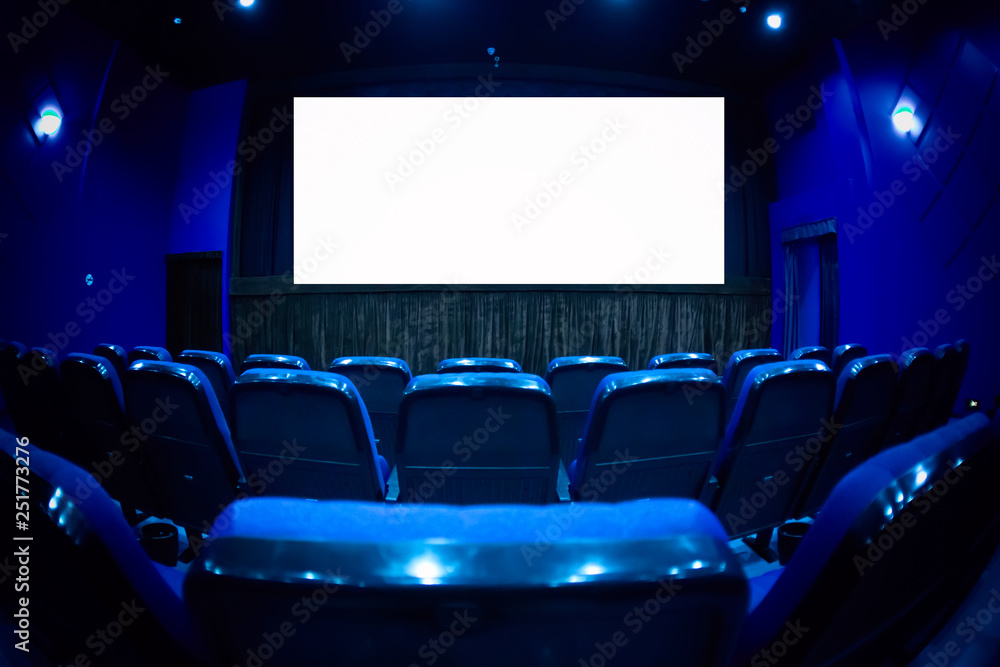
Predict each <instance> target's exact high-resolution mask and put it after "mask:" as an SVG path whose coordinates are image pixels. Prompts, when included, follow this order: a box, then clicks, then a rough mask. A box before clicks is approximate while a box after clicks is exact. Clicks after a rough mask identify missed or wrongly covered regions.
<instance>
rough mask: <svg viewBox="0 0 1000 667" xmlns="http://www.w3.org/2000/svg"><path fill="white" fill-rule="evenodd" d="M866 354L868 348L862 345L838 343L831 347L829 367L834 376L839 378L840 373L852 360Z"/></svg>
mask: <svg viewBox="0 0 1000 667" xmlns="http://www.w3.org/2000/svg"><path fill="white" fill-rule="evenodd" d="M867 356H868V349H867V348H866V347H865V346H864V345H857V344H855V343H848V344H846V345H838V346H837V347H835V348H833V358H832V360H831V361H832V363H831V364H830V368H832V369H833V376H834V378H839V377H840V374H841V373H843V372H844V369H845V368H847V367H848V366H849V365H850V364H851V362H852V361H856V360H858V359H860V358H861V357H867Z"/></svg>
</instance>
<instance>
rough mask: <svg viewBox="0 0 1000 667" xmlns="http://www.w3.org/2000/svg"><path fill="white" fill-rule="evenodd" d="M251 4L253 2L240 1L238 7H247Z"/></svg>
mask: <svg viewBox="0 0 1000 667" xmlns="http://www.w3.org/2000/svg"><path fill="white" fill-rule="evenodd" d="M252 4H253V0H240V7H249V6H250V5H252Z"/></svg>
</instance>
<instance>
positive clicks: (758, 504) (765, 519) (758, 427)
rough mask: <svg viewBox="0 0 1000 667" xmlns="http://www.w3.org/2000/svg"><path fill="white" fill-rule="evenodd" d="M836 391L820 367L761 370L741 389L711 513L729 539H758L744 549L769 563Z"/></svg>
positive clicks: (786, 365) (792, 364)
mask: <svg viewBox="0 0 1000 667" xmlns="http://www.w3.org/2000/svg"><path fill="white" fill-rule="evenodd" d="M834 389H835V387H834V381H833V373H832V372H831V371H830V369H829V368H828V367H827V366H826V364H824V363H822V362H819V361H788V362H780V363H775V364H765V365H763V366H758V367H756V368H754V369H753V370H752V371H750V375H749V376H747V379H746V382H744V383H743V389H742V390H741V391H740V395H739V400H738V401H737V404H736V407H735V408H734V409H733V415H732V417H731V418H730V420H729V425H728V426H727V427H726V434H725V440H724V444H723V446H722V447H721V448H720V453H719V458H718V463H717V468H716V469H717V471H718V472H717V473H716V475H717V477H718V486H719V490H718V491H717V493H716V497H717V500H716V501H715V502H714V508H715V514H716V516H718V517H719V519H720V520H721V521H722V524H723V526H725V528H726V531H727V532H728V533H729V535H730V536H731V537H742V536H744V535H750V534H753V533H757V538H756V539H755V540H754V541H749V540H747V544H749V545H750V546H751V548H753V549H754V550H755V551H757V552H758V553H759V554H760V555H761V556H762V557H763V558H765V559H766V560H769V561H771V560H774V554H773V553H772V552H771V551H770V549H769V548H768V544H769V543H770V541H771V534H772V531H773V529H774V528H775V527H777V526H780V525H781V524H782V523H784V522H785V520H786V519H787V518H788V516H789V514H791V512H792V506H793V503H794V501H795V499H796V497H797V495H798V493H799V489H800V486H801V485H802V483H803V482H804V481H805V478H806V465H805V463H806V462H805V460H804V456H805V452H806V451H807V449H808V447H809V441H810V440H811V439H814V438H815V439H822V437H823V436H824V435H825V434H828V433H829V431H830V428H829V425H830V421H829V420H830V415H831V409H832V407H833V395H834Z"/></svg>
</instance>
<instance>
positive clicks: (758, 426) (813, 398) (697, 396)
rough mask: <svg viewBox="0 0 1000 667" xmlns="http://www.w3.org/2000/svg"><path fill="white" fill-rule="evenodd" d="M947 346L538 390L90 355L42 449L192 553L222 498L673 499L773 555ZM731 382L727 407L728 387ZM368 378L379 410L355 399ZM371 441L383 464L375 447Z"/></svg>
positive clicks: (602, 364) (912, 414) (604, 376)
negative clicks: (123, 365)
mask: <svg viewBox="0 0 1000 667" xmlns="http://www.w3.org/2000/svg"><path fill="white" fill-rule="evenodd" d="M962 348H964V349H965V350H966V351H967V350H968V346H967V345H961V346H960V347H956V346H948V345H946V346H942V347H941V348H939V349H938V352H937V355H936V356H935V355H932V354H931V353H930V352H929V351H927V350H923V349H916V350H911V351H909V352H907V353H906V354H905V355H904V356H903V358H902V360H901V363H900V364H899V365H898V369H897V364H896V363H895V362H894V361H893V360H892V359H891V358H889V357H888V356H886V355H881V356H868V357H864V356H863V357H860V358H856V359H854V360H853V361H851V362H850V363H849V364H847V365H846V367H845V369H844V371H843V372H841V374H840V376H839V379H837V380H835V378H834V374H833V372H832V371H831V370H830V369H829V368H828V367H827V366H826V365H825V364H824V363H823V362H821V361H816V360H803V359H800V360H796V361H790V362H781V361H778V362H774V363H758V362H760V360H761V359H766V360H768V361H770V360H771V359H773V356H774V353H773V352H772V351H768V350H748V351H744V352H740V353H737V354H736V355H733V358H732V359H731V360H730V362H729V364H728V365H727V367H726V372H725V373H724V375H723V377H722V378H719V377H718V376H717V375H715V373H713V372H712V371H711V370H710V369H705V368H683V367H681V368H667V369H662V368H658V369H656V370H648V371H636V372H621V373H613V372H611V373H606V371H613V370H616V369H618V368H621V367H622V366H623V364H622V365H619V364H618V363H616V362H615V361H614V360H613V358H607V357H577V358H561V359H557V360H554V361H553V362H552V364H550V367H549V372H548V373H547V378H548V382H546V381H545V380H543V379H542V378H540V377H538V376H535V375H530V374H525V373H520V372H502V373H501V372H484V371H482V370H480V371H479V372H462V373H439V374H436V375H424V376H418V377H416V378H412V379H410V380H408V381H406V382H405V383H404V380H405V379H406V378H407V377H409V371H408V369H407V368H406V366H405V363H404V362H402V361H401V360H395V359H386V358H372V357H366V358H346V359H338V360H337V361H335V362H334V364H333V366H332V368H333V369H334V370H337V371H340V372H339V373H330V372H316V371H309V370H303V367H302V365H301V364H304V362H300V361H298V360H296V359H295V358H290V357H281V358H273V357H272V358H268V355H253V356H251V357H250V358H248V360H247V362H246V363H245V364H244V368H246V370H244V372H243V374H242V375H241V376H240V377H239V378H238V379H235V380H234V379H233V378H232V375H231V368H230V367H229V364H228V360H226V358H225V357H224V356H222V355H219V354H217V353H209V352H194V351H187V352H185V353H184V354H182V355H180V357H179V358H178V361H179V362H181V363H173V362H169V361H163V360H161V359H162V356H159V357H157V358H156V359H153V360H148V359H139V360H136V361H135V362H134V363H133V364H132V366H130V367H129V368H128V369H127V370H126V371H125V374H124V379H125V383H124V384H125V389H124V391H123V390H122V387H121V383H120V382H119V380H118V377H117V373H116V372H115V370H114V368H113V366H112V364H111V363H110V362H109V361H107V359H106V358H104V357H98V356H96V355H83V354H71V355H69V356H68V357H67V358H66V359H65V360H64V361H63V363H62V364H61V367H60V369H61V375H62V379H61V383H62V390H63V392H64V394H65V396H66V398H67V399H68V400H67V403H68V409H67V414H68V420H67V422H66V425H65V426H66V432H67V433H68V434H71V437H70V438H68V442H71V443H72V446H71V447H65V448H63V449H58V448H53V449H55V451H57V452H59V453H62V454H63V455H64V456H65V457H66V458H68V459H69V460H72V461H75V462H78V463H79V464H80V465H82V466H83V467H89V468H90V469H91V470H93V471H94V473H95V474H96V475H97V476H98V477H99V478H100V480H101V481H102V483H104V484H105V486H106V487H107V488H108V490H109V492H110V493H111V495H112V496H113V497H115V498H116V499H118V500H119V501H120V502H121V503H122V505H123V508H124V509H125V510H126V513H127V514H130V516H135V517H136V518H138V517H139V516H141V515H135V514H134V513H135V512H136V511H141V512H147V513H149V514H152V515H154V516H158V517H164V518H169V519H171V520H172V521H174V522H175V523H177V524H178V525H181V526H183V527H184V528H185V529H187V530H188V531H189V534H190V536H191V537H192V538H193V539H195V540H196V539H197V536H198V535H200V533H203V532H205V531H207V529H208V527H209V526H210V525H211V521H212V520H213V519H214V517H215V516H216V515H217V514H218V513H219V512H220V511H221V509H222V508H224V507H226V506H227V505H228V504H230V503H231V502H232V501H233V500H234V499H235V498H236V497H238V496H240V495H241V494H247V495H284V496H295V497H304V498H309V499H316V500H318V499H365V500H377V501H381V500H384V499H387V498H388V499H389V500H399V501H402V502H411V503H412V502H433V503H449V504H479V503H504V502H506V503H532V504H540V503H548V502H555V501H557V500H568V499H569V497H568V495H570V494H571V496H572V498H573V499H574V500H578V501H595V500H601V501H607V502H612V501H621V500H628V499H636V498H648V497H666V496H674V497H687V498H695V499H699V500H701V501H702V502H704V503H705V504H706V505H708V506H709V507H711V508H712V509H713V510H714V511H715V512H716V514H717V516H719V517H720V519H722V520H723V523H724V524H725V526H726V529H727V531H728V533H729V535H730V536H731V537H743V536H749V535H754V534H757V535H758V538H757V540H756V541H754V542H752V545H753V546H754V548H756V549H758V550H759V551H760V552H761V554H762V555H764V556H765V557H767V558H772V557H773V555H772V554H771V553H770V552H769V550H768V549H767V544H768V543H769V542H770V536H771V531H773V529H774V528H776V527H777V526H780V525H781V524H782V523H784V522H785V521H787V520H789V519H794V518H801V517H804V516H808V515H811V514H813V513H815V512H816V511H817V509H818V508H819V507H820V506H821V505H822V504H823V502H824V500H825V499H826V497H827V495H828V494H829V491H830V489H832V488H833V486H834V485H835V484H836V483H837V482H838V481H839V480H840V479H841V478H842V477H843V476H844V475H845V474H846V473H847V472H849V471H850V470H851V469H852V468H854V467H855V466H856V465H857V464H858V463H860V462H861V461H863V460H865V459H866V458H868V457H869V456H871V455H873V454H875V453H877V452H878V451H880V450H881V449H882V448H884V447H885V446H888V445H892V444H896V443H898V442H901V441H904V440H908V439H910V438H911V437H913V436H914V435H916V434H918V433H922V432H926V431H927V430H930V429H931V428H933V427H934V426H937V425H940V424H931V423H930V422H929V421H927V420H926V419H924V418H923V417H921V415H922V414H923V415H926V414H933V413H934V412H935V411H934V410H932V409H930V406H931V405H932V403H933V401H934V400H936V397H938V396H945V399H944V400H946V401H949V402H948V406H949V409H948V410H947V411H946V412H944V413H942V414H943V415H944V419H942V420H941V423H943V422H944V421H946V420H947V415H948V414H950V405H951V404H953V403H954V395H957V392H958V386H959V385H960V383H961V378H962V375H963V374H964V367H960V368H959V371H960V372H958V373H952V374H951V375H947V377H948V378H950V382H951V383H952V385H953V386H952V385H949V386H947V387H943V386H941V385H943V384H944V380H942V378H944V377H946V374H945V373H944V371H943V370H942V369H943V368H950V366H947V364H948V360H952V361H953V362H961V363H963V364H964V363H967V361H962V359H963V357H962V353H961V352H960V351H959V350H960V349H962ZM158 354H160V355H162V354H165V351H159V352H158ZM29 356H30V355H29ZM693 356H696V355H680V357H679V358H677V359H676V361H679V362H682V363H689V364H690V360H691V357H693ZM685 357H686V359H685ZM25 358H26V359H27V358H28V357H25ZM619 361H620V360H619ZM654 361H658V362H659V363H663V362H670V361H673V360H669V359H667V360H664V359H660V358H658V360H654ZM269 363H270V364H273V366H269V365H267V364H269ZM489 363H492V362H490V361H489V360H484V359H478V360H462V361H461V362H455V363H454V364H452V362H443V366H442V367H443V368H448V367H449V366H451V365H455V366H458V367H462V368H470V367H471V368H478V369H484V368H489ZM501 363H504V364H506V363H507V362H506V361H502V362H501ZM751 364H757V365H753V366H752V367H751V368H749V370H746V366H748V365H751ZM835 365H836V364H835ZM595 369H596V370H595ZM50 370H51V373H52V374H53V375H54V374H55V371H54V369H50ZM573 376H577V377H576V380H575V381H573ZM580 376H582V378H581V377H580ZM595 376H597V377H596V378H595ZM738 376H743V379H741V380H740V381H739V389H738V390H737V391H735V394H736V395H735V398H734V397H733V394H732V392H730V391H727V384H732V383H733V380H732V378H733V377H738ZM385 379H392V380H393V384H392V385H391V386H390V387H389V391H388V392H387V393H390V392H391V394H390V397H389V398H385V397H384V396H382V395H381V394H380V393H379V391H377V390H375V389H374V388H376V387H377V388H380V389H385V388H386V386H387V383H385V382H382V380H385ZM595 379H596V381H597V386H596V388H595V389H589V388H588V389H587V391H588V392H589V393H590V396H591V398H590V400H591V404H590V406H589V409H587V410H586V411H572V412H570V414H571V415H572V416H573V417H574V418H577V417H580V412H582V416H583V418H584V420H585V425H584V426H583V427H582V437H580V438H579V439H578V440H577V439H575V438H574V439H575V440H576V451H575V453H574V454H573V455H572V456H567V453H568V452H567V451H566V450H565V449H563V450H562V451H560V445H559V435H558V434H559V431H560V430H562V431H564V432H565V430H566V429H567V425H566V422H565V421H563V422H560V421H559V420H558V417H559V413H558V405H559V401H560V400H563V401H565V398H566V395H567V394H568V393H571V392H572V391H577V392H579V387H581V386H587V385H589V384H592V383H593V382H594V381H595ZM550 383H551V384H550ZM915 386H918V387H919V388H920V390H919V391H917V390H915V389H914V387H915ZM550 387H551V388H550ZM220 388H222V389H224V390H225V393H224V394H223V393H222V392H220ZM213 389H214V391H213ZM397 391H398V394H397V393H395V392H397ZM394 396H401V398H394ZM574 398H579V397H574ZM554 399H555V400H554ZM380 401H381V402H380ZM729 403H733V405H734V407H733V409H732V415H731V417H729V418H728V420H727V419H726V417H725V414H726V410H727V407H726V406H727V405H728V404H729ZM563 405H565V402H563ZM222 406H228V412H229V416H228V418H227V417H226V412H225V409H224V408H223V407H222ZM366 406H367V407H366ZM397 410H398V415H397ZM566 416H567V415H566V413H564V414H563V417H566ZM373 425H378V428H376V429H375V430H374V433H373V429H372V426H373ZM15 426H17V420H15ZM397 427H398V429H399V431H398V434H397V433H396V432H395V429H396V428H397ZM230 429H231V431H230ZM19 430H20V429H19ZM380 432H381V435H382V438H381V443H380V444H382V447H381V451H382V452H383V453H390V452H391V453H392V454H393V455H394V456H393V463H394V465H390V464H389V463H388V462H387V461H385V459H384V458H383V456H382V455H380V454H379V453H378V451H377V449H376V438H375V435H377V434H379V433H380ZM33 441H35V440H33ZM387 441H388V442H390V443H393V444H391V445H390V446H386V442H387ZM36 442H40V443H41V444H42V445H43V446H45V445H46V441H44V440H40V441H36ZM563 444H565V441H564V443H563ZM566 461H569V466H568V470H569V473H568V477H562V475H565V473H564V472H563V468H564V467H566V466H565V463H566ZM560 479H562V480H564V481H562V482H561V481H560ZM567 484H568V485H569V494H567V488H566V487H567ZM757 505H761V506H760V507H758V506H757Z"/></svg>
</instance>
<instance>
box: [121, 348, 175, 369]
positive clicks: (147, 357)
mask: <svg viewBox="0 0 1000 667" xmlns="http://www.w3.org/2000/svg"><path fill="white" fill-rule="evenodd" d="M137 361H173V358H172V357H171V356H170V353H169V352H167V350H166V348H163V347H156V346H153V345H139V346H136V347H133V348H132V351H131V352H129V353H128V365H129V366H131V365H132V364H134V363H135V362H137Z"/></svg>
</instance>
